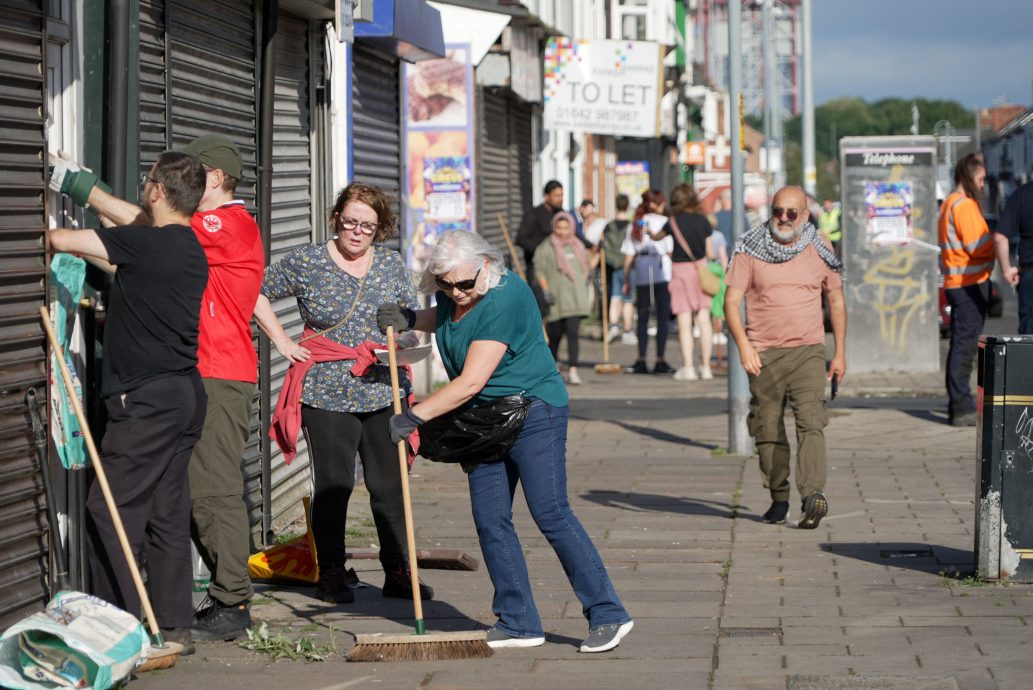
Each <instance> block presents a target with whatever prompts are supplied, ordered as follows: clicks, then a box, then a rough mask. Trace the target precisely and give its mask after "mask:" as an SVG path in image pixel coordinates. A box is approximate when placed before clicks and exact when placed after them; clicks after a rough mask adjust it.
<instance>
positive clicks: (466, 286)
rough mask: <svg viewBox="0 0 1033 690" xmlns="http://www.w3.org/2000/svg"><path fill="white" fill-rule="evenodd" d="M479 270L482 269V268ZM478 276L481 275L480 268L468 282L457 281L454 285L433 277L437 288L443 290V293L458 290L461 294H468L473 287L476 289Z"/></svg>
mask: <svg viewBox="0 0 1033 690" xmlns="http://www.w3.org/2000/svg"><path fill="white" fill-rule="evenodd" d="M481 268H483V266H482V267H481ZM479 275H481V269H480V268H478V269H477V272H476V273H474V274H473V278H470V279H469V280H457V281H456V282H454V283H450V282H448V281H447V280H445V279H444V278H438V277H436V276H435V278H434V282H435V283H437V284H438V287H439V288H441V289H442V290H444V291H445V292H452V290H454V289H455V288H459V289H460V290H462V291H463V292H469V291H470V290H473V289H474V288H475V287H477V277H478V276H479Z"/></svg>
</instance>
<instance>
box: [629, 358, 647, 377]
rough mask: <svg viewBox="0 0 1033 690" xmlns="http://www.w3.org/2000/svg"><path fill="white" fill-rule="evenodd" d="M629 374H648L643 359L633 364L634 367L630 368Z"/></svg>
mask: <svg viewBox="0 0 1033 690" xmlns="http://www.w3.org/2000/svg"><path fill="white" fill-rule="evenodd" d="M631 373H632V374H648V373H649V367H647V366H646V361H645V360H644V359H640V360H638V361H637V362H635V365H634V366H632V367H631Z"/></svg>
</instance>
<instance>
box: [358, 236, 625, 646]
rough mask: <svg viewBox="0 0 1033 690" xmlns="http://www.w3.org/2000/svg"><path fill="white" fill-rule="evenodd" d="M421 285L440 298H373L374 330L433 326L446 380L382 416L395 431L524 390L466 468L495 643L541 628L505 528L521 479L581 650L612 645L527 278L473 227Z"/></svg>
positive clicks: (551, 365)
mask: <svg viewBox="0 0 1033 690" xmlns="http://www.w3.org/2000/svg"><path fill="white" fill-rule="evenodd" d="M420 287H421V288H422V289H423V290H424V291H426V292H433V291H435V290H436V291H437V307H436V308H432V309H423V310H420V311H413V310H410V309H405V308H403V307H401V306H399V305H398V304H384V305H381V307H380V309H379V310H378V313H377V323H378V325H379V326H380V329H381V331H382V332H386V331H387V329H388V327H389V326H391V327H393V328H394V329H395V330H397V331H404V330H410V329H415V330H420V331H428V332H429V331H434V332H435V334H436V336H437V343H438V349H439V351H440V353H441V358H442V360H443V362H444V365H445V369H446V371H447V372H448V375H449V378H450V379H451V381H450V382H449V384H448V385H446V386H444V387H443V388H441V389H439V390H437V391H436V392H434V393H433V394H432V395H431V396H429V397H428V398H427V399H426V400H424V401H423V402H421V403H419V404H417V405H415V406H413V407H411V408H409V410H408V411H406V412H405V413H403V414H397V415H395V416H393V417H391V419H390V420H389V423H388V426H389V428H390V432H391V440H392V441H394V442H395V443H397V442H398V441H399V440H401V439H405V438H408V437H409V435H410V434H411V433H412V432H413V431H414V430H415V429H416V428H417V426H418V425H420V424H422V423H424V422H425V421H429V420H431V419H434V418H436V417H440V416H442V415H445V414H447V413H449V412H452V411H453V410H457V409H461V408H462V409H467V408H470V407H479V406H487V405H491V404H492V401H495V400H498V399H500V398H504V397H507V396H513V395H523V396H525V397H526V398H527V400H528V402H529V406H528V408H527V418H526V421H525V422H524V424H523V427H522V428H521V429H520V432H519V434H518V435H517V436H516V440H515V442H514V444H513V446H512V448H511V449H510V451H509V452H508V453H507V454H506V455H504V456H503V457H502V458H501V459H500V460H499V461H497V462H491V463H483V464H478V465H475V466H472V467H470V466H466V467H465V468H464V469H467V471H468V479H469V485H470V503H471V507H472V509H473V518H474V523H475V525H476V526H477V535H478V538H479V540H480V544H481V552H482V553H483V555H484V562H485V565H486V566H487V569H488V574H489V575H490V577H491V581H492V584H493V585H494V587H495V597H494V600H493V603H492V610H493V611H494V613H495V615H496V616H498V621H497V622H496V623H495V625H494V627H493V628H492V629H491V630H489V631H488V638H487V641H488V645H489V646H490V647H493V648H507V647H536V646H538V645H541V644H544V643H545V631H544V630H543V629H542V621H541V618H540V617H539V615H538V610H537V608H536V606H535V603H534V599H533V597H532V596H531V583H530V580H529V578H528V573H527V564H526V562H525V560H524V555H523V550H522V548H521V545H520V540H519V538H518V537H517V534H516V531H515V530H514V528H513V521H512V517H513V496H514V493H515V491H516V486H517V482H520V483H521V484H522V485H523V490H524V496H525V498H526V499H527V505H528V508H529V509H530V511H531V515H532V517H533V518H534V520H535V523H536V524H537V525H538V527H539V529H540V530H541V531H542V533H543V534H544V535H545V537H546V538H547V539H548V540H549V543H550V544H551V545H552V548H553V550H554V551H555V552H556V555H557V556H558V557H559V559H560V562H561V563H562V565H563V570H564V572H565V573H566V574H567V578H568V580H569V581H570V584H571V587H572V588H573V589H574V593H575V594H576V595H577V597H578V599H579V600H580V601H581V605H582V607H583V610H584V612H585V616H586V617H587V618H588V626H589V633H588V637H587V638H586V639H585V640H584V642H583V643H582V644H581V648H580V649H581V651H582V652H605V651H607V650H610V649H613V648H614V647H616V646H617V645H618V644H620V641H621V639H622V638H623V637H624V636H625V635H627V634H628V632H629V631H630V630H631V628H632V625H633V623H632V620H631V617H630V616H629V615H628V612H627V611H626V610H625V609H624V607H623V606H622V605H621V602H620V600H619V599H618V598H617V594H616V592H615V591H614V589H613V584H612V583H611V582H610V578H609V576H608V575H607V574H606V568H605V566H604V565H603V562H602V559H601V558H600V556H599V553H598V551H596V549H595V546H594V545H593V544H592V541H591V539H590V538H589V536H588V534H587V533H586V532H585V530H584V528H583V527H582V526H581V523H580V522H579V521H578V519H577V517H576V516H575V515H574V513H573V511H572V510H571V508H570V504H569V503H568V501H567V478H566V440H567V417H568V408H567V400H568V397H567V391H566V387H565V386H564V385H563V379H562V378H561V377H560V375H559V373H558V372H557V371H556V364H555V362H554V360H553V358H552V354H551V353H550V351H549V347H548V345H547V344H546V343H545V339H544V338H543V337H542V326H541V316H540V315H541V313H540V312H539V310H538V306H537V303H536V302H535V299H534V295H533V294H532V292H531V289H530V288H529V287H528V285H527V283H525V282H523V281H522V280H520V279H519V278H517V277H515V276H513V275H512V274H509V273H507V271H506V269H505V268H504V266H503V263H502V255H501V254H500V253H499V252H498V251H497V250H495V249H493V248H492V247H491V246H490V245H489V244H488V243H487V242H486V241H485V240H484V239H482V238H481V237H480V236H478V235H475V234H473V233H471V232H466V231H461V230H460V231H452V232H447V233H444V234H443V235H442V236H441V238H440V239H439V240H438V243H437V245H436V246H435V248H434V249H433V251H432V253H431V256H430V260H429V262H428V264H427V270H426V271H425V272H424V274H423V275H422V278H421V284H420Z"/></svg>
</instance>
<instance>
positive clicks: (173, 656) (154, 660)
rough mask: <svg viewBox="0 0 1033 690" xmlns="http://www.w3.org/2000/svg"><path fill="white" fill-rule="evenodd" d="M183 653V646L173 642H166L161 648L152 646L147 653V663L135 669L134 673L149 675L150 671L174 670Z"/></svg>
mask: <svg viewBox="0 0 1033 690" xmlns="http://www.w3.org/2000/svg"><path fill="white" fill-rule="evenodd" d="M182 652H183V645H181V644H179V643H178V642H172V641H171V640H165V642H164V643H163V644H162V646H160V647H156V646H154V645H153V644H152V645H151V648H150V650H148V652H147V661H145V662H143V663H142V664H140V665H139V666H137V667H136V668H134V669H133V673H147V672H148V671H161V670H162V669H166V668H172V667H173V666H175V665H176V661H178V660H179V655H180V654H181V653H182Z"/></svg>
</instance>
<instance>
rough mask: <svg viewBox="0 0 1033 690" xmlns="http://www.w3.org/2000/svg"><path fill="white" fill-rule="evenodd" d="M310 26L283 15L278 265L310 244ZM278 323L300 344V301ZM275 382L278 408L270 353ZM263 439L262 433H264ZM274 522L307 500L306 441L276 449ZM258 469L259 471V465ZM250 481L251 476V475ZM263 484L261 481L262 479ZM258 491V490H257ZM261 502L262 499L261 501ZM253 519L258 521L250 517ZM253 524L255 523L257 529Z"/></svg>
mask: <svg viewBox="0 0 1033 690" xmlns="http://www.w3.org/2000/svg"><path fill="white" fill-rule="evenodd" d="M308 30H309V25H308V22H307V21H306V20H304V19H301V18H299V17H295V16H293V15H287V14H284V13H280V15H279V17H278V19H277V32H276V87H275V95H274V103H273V110H274V113H273V124H274V126H273V170H274V171H275V174H274V175H273V195H272V228H271V236H272V250H271V252H270V256H269V262H270V263H273V262H275V261H278V260H280V259H281V258H283V256H284V255H285V254H286V253H287V252H289V251H290V250H292V249H294V248H296V247H298V246H301V245H304V244H308V243H310V242H311V241H312V239H313V235H312V187H311V178H312V175H313V171H312V159H311V149H310V145H311V144H310V142H311V122H312V119H311V108H310V94H309V69H310V68H311V64H310V60H309V36H308ZM273 308H274V309H275V310H276V313H277V315H278V316H279V318H280V323H282V324H283V327H284V328H285V329H286V330H287V333H289V334H290V336H291V337H292V338H295V339H297V338H300V337H301V331H302V328H303V327H304V324H303V322H302V320H301V315H300V313H299V312H298V303H297V300H295V299H293V298H290V299H285V300H278V301H277V302H275V303H274V304H273ZM271 352H272V355H273V361H272V369H271V371H272V378H271V380H270V381H269V387H270V388H269V389H270V390H271V391H272V400H273V403H274V404H275V402H276V399H277V395H278V393H279V391H280V388H281V387H282V385H283V379H284V376H285V375H286V373H287V366H288V363H287V361H286V360H284V359H283V358H282V357H280V355H279V354H278V353H277V352H276V350H275V348H273V349H272V350H271ZM262 435H263V438H264V437H265V434H264V431H263V433H262ZM272 451H273V455H272V482H271V484H272V485H271V486H270V491H271V492H272V522H273V524H274V525H276V524H277V523H278V522H280V521H279V520H278V518H281V517H283V516H284V515H285V514H286V513H287V512H288V511H290V510H291V509H293V508H297V507H298V506H299V505H300V503H301V497H302V496H306V495H308V492H309V486H308V483H309V482H308V477H309V471H308V450H307V448H306V446H305V440H304V437H302V438H300V439H299V440H298V456H297V457H296V458H295V459H294V461H293V462H292V463H291V464H290V465H287V464H285V463H284V461H283V455H282V454H281V453H280V449H279V448H278V447H277V446H276V445H275V444H274V445H273V447H272ZM254 469H255V470H256V471H257V470H259V469H260V464H259V465H255V467H254ZM248 474H249V476H250V474H251V473H250V472H249V473H248ZM259 478H260V475H259ZM257 486H258V488H260V484H259V485H257ZM258 497H259V498H260V494H259V495H258ZM252 517H254V515H253V516H252ZM253 524H254V523H253Z"/></svg>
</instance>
